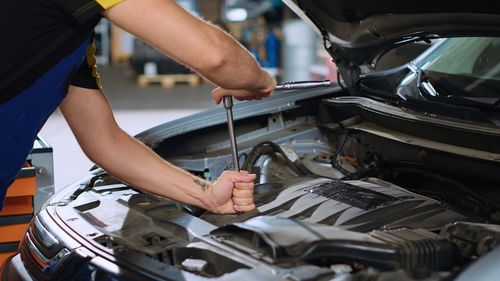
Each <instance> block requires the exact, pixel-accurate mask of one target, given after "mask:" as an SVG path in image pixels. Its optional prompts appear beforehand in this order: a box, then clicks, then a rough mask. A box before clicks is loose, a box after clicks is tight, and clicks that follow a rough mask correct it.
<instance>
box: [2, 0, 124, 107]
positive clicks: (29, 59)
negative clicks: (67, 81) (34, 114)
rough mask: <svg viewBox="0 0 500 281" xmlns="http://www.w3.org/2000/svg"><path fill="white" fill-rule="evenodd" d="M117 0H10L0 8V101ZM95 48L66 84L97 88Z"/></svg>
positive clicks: (74, 42)
mask: <svg viewBox="0 0 500 281" xmlns="http://www.w3.org/2000/svg"><path fill="white" fill-rule="evenodd" d="M121 1H122V0H15V1H5V3H2V8H1V9H0V29H1V30H2V37H3V38H4V39H3V40H2V43H1V44H0V62H1V66H0V104H3V103H5V102H6V101H8V100H10V99H12V98H13V97H15V96H16V95H18V94H20V93H21V92H22V91H23V90H24V89H26V88H28V87H29V86H30V85H31V84H33V83H34V82H35V81H36V80H37V79H38V78H39V77H41V76H43V75H44V73H45V72H47V71H48V70H49V69H50V68H51V67H52V66H54V65H55V64H56V63H57V62H58V61H60V60H61V59H62V58H64V57H66V56H67V55H68V54H70V53H71V52H73V51H74V50H75V49H76V48H77V47H78V46H80V45H81V44H82V42H83V40H85V39H86V38H88V37H89V35H91V34H92V33H93V29H94V27H95V26H96V24H97V23H98V22H99V20H100V19H101V11H102V10H103V9H105V8H108V7H110V6H112V5H114V4H116V3H118V2H121ZM93 51H94V47H93V45H92V44H91V45H89V52H88V58H87V59H86V60H85V62H84V63H83V64H82V66H81V67H80V68H79V69H78V71H77V72H76V73H74V74H73V76H72V78H71V84H72V85H76V86H80V87H85V88H98V87H99V78H98V74H97V72H96V70H95V59H94V54H93Z"/></svg>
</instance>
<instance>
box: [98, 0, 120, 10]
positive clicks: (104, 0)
mask: <svg viewBox="0 0 500 281" xmlns="http://www.w3.org/2000/svg"><path fill="white" fill-rule="evenodd" d="M96 2H97V3H99V5H101V7H103V8H104V9H108V8H110V7H112V6H114V5H116V4H118V3H120V2H123V0H96Z"/></svg>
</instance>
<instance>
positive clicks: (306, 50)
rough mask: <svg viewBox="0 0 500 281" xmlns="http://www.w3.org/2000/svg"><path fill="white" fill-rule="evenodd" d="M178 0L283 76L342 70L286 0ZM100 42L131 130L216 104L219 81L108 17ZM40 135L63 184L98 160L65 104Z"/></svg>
mask: <svg viewBox="0 0 500 281" xmlns="http://www.w3.org/2000/svg"><path fill="white" fill-rule="evenodd" d="M177 2H178V4H179V5H181V6H182V7H184V8H185V9H187V10H188V11H190V12H191V13H193V14H195V15H198V16H201V17H203V18H205V19H207V20H209V21H211V22H212V23H215V24H217V25H219V26H220V27H221V28H223V29H225V30H227V31H228V32H230V33H231V34H232V35H233V36H234V37H235V38H237V39H238V40H239V42H241V43H242V44H243V45H244V46H245V47H246V48H247V49H248V50H249V51H250V52H252V54H253V55H254V56H255V57H256V58H257V60H258V61H259V63H260V64H261V65H262V66H263V67H265V68H266V69H267V70H268V71H269V72H270V73H271V74H273V75H274V76H276V78H277V79H278V80H280V81H293V80H308V79H335V77H336V69H335V67H334V65H333V64H332V63H331V62H330V60H329V59H328V57H329V56H328V54H327V53H326V52H325V51H324V50H323V48H322V46H321V42H320V38H319V37H318V36H317V35H316V34H315V33H314V32H313V30H312V29H311V28H309V26H307V24H305V23H304V22H303V21H302V20H300V19H298V18H296V16H295V15H294V14H293V12H292V11H290V10H289V9H288V8H287V7H286V6H285V5H284V4H283V3H282V2H281V1H279V0H208V1H206V0H205V1H197V0H178V1H177ZM96 44H97V62H98V66H99V72H100V74H101V76H102V80H103V86H104V90H105V92H106V95H107V97H108V99H109V100H110V103H111V105H112V107H113V109H114V112H115V116H116V118H117V121H118V123H119V124H120V126H121V127H122V128H124V129H125V130H126V131H127V132H129V133H130V134H132V135H135V134H137V133H139V132H141V131H143V130H145V129H147V128H151V127H153V126H154V125H157V124H160V123H163V122H166V121H169V120H173V119H177V118H180V117H182V116H187V115H190V114H193V113H196V112H199V111H203V110H206V109H210V108H214V105H213V103H212V101H211V96H210V91H211V90H212V89H213V88H214V86H213V85H211V84H210V83H209V82H207V81H204V80H203V79H202V78H200V77H198V76H197V75H196V74H193V73H191V72H190V71H189V69H186V68H185V67H183V66H180V65H178V64H177V63H175V62H174V61H172V60H171V59H169V58H168V57H166V56H165V55H163V54H161V53H160V52H158V51H156V50H154V49H153V48H151V47H150V46H148V45H146V44H144V43H143V42H141V41H139V40H137V39H136V38H134V36H132V35H131V34H129V33H127V32H125V31H123V30H121V29H120V28H118V27H116V26H114V25H112V24H110V23H109V22H108V21H107V20H105V19H103V20H102V21H101V22H100V24H99V25H98V27H97V28H96ZM298 57H300V59H297V58H298ZM41 135H42V136H43V137H45V139H46V140H47V141H48V143H49V144H50V145H51V146H52V147H53V150H54V171H55V172H54V181H55V188H56V191H57V189H60V188H62V187H64V186H66V185H67V184H70V183H71V182H73V181H75V180H77V179H79V178H80V177H82V176H83V175H85V172H86V171H88V169H89V168H90V167H91V166H92V163H91V162H90V161H89V160H88V159H87V158H86V156H85V155H84V154H83V152H82V151H81V149H80V148H79V146H78V144H77V142H76V140H75V138H74V137H73V135H72V133H71V131H70V129H69V127H68V126H67V124H66V122H65V121H64V118H63V117H62V115H61V113H60V112H59V111H56V112H55V113H54V114H53V115H52V116H51V117H50V118H49V120H48V122H47V123H46V125H45V126H44V128H43V129H42V131H41Z"/></svg>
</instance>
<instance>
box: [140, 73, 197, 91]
mask: <svg viewBox="0 0 500 281" xmlns="http://www.w3.org/2000/svg"><path fill="white" fill-rule="evenodd" d="M152 83H160V84H161V86H162V87H164V88H172V87H173V86H175V84H176V83H188V84H189V86H191V87H196V86H198V85H199V84H200V77H199V76H198V75H197V74H161V75H144V74H142V75H139V77H137V84H139V87H141V88H145V87H147V86H149V84H152Z"/></svg>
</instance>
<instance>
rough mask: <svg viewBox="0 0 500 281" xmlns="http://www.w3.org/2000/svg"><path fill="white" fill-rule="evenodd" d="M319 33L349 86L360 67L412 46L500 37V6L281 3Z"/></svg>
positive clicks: (445, 1)
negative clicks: (457, 38) (437, 40)
mask: <svg viewBox="0 0 500 281" xmlns="http://www.w3.org/2000/svg"><path fill="white" fill-rule="evenodd" d="M283 2H285V3H286V4H287V5H288V6H289V7H290V8H291V9H292V10H293V11H294V12H295V13H296V14H297V15H298V16H300V17H301V18H302V19H303V20H305V21H306V22H307V23H309V24H310V25H311V26H312V27H313V28H314V30H315V31H316V32H318V33H319V34H320V35H321V37H322V38H323V41H324V43H325V48H326V49H327V50H328V52H329V53H330V54H331V56H332V58H333V59H334V61H335V63H336V65H337V67H338V68H339V70H340V71H341V74H342V76H343V78H344V81H345V82H346V84H347V86H348V87H349V88H352V87H353V86H355V83H356V82H357V80H358V79H359V75H360V70H359V66H360V65H369V64H371V63H373V61H374V60H376V59H377V57H379V56H380V55H381V54H383V53H385V52H386V51H388V50H390V49H392V48H394V47H396V46H398V45H401V44H405V43H409V42H414V41H419V40H424V41H428V40H430V39H434V38H440V37H455V36H499V35H500V2H498V1H489V0H477V1H452V0H421V1H415V2H412V1H396V0H382V1H372V0H283Z"/></svg>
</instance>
